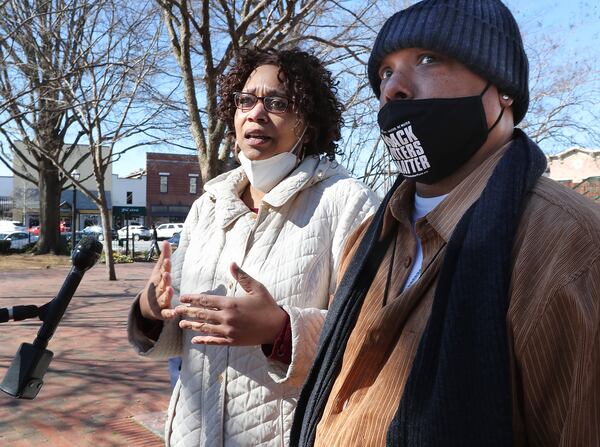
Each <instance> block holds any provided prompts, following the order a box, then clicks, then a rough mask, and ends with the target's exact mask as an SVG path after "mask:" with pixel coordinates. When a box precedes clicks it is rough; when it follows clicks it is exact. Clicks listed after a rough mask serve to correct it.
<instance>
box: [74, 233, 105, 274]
mask: <svg viewBox="0 0 600 447" xmlns="http://www.w3.org/2000/svg"><path fill="white" fill-rule="evenodd" d="M101 254H102V244H101V243H100V242H98V241H97V240H96V239H94V238H92V237H84V238H82V239H81V240H80V241H79V243H78V244H77V246H76V247H75V250H73V254H72V255H71V261H72V262H73V266H74V267H75V268H76V269H78V270H84V271H85V270H88V269H90V268H92V267H93V266H94V264H96V262H97V261H98V259H100V255H101Z"/></svg>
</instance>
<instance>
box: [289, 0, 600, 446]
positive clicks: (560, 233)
mask: <svg viewBox="0 0 600 447" xmlns="http://www.w3.org/2000/svg"><path fill="white" fill-rule="evenodd" d="M368 75H369V81H370V83H371V86H372V88H373V91H374V93H375V95H376V96H377V97H378V98H379V101H380V110H379V113H378V122H379V126H380V129H381V136H382V139H383V141H384V142H385V144H386V146H387V148H388V150H389V153H390V156H391V157H392V159H393V160H394V161H395V162H396V165H397V168H398V172H399V175H398V179H397V181H396V183H395V185H394V186H393V188H392V190H391V191H390V192H389V193H388V195H387V196H386V198H385V200H384V202H383V204H382V205H381V207H380V209H379V210H378V212H377V213H376V214H375V215H374V216H373V218H372V219H370V220H369V221H367V222H365V223H364V224H363V225H362V227H360V228H359V229H358V230H357V232H356V233H355V234H354V235H352V236H351V237H350V239H349V240H348V242H347V244H346V251H345V256H344V257H343V259H342V264H341V270H342V273H343V277H342V276H341V275H340V276H339V277H342V279H341V281H340V283H339V284H338V289H337V292H336V294H335V297H334V298H333V301H332V304H331V306H330V309H329V312H328V315H327V319H326V321H325V325H324V327H323V331H322V333H321V339H320V345H319V349H318V353H317V357H316V360H315V364H314V366H313V368H312V370H311V372H310V374H309V377H308V379H307V381H306V383H305V386H304V389H303V391H302V394H301V396H300V399H299V402H298V407H297V410H296V414H295V419H294V424H293V428H292V434H291V445H292V446H303V447H305V446H312V445H315V446H319V447H338V446H340V447H341V446H343V447H353V446H356V447H358V446H360V447H369V446H383V445H388V446H407V447H412V446H419V447H426V446H511V445H517V446H525V445H532V446H600V210H599V209H598V207H596V205H594V204H593V203H592V202H591V201H589V199H587V198H584V197H582V196H580V195H579V194H577V193H575V192H573V191H572V190H569V189H567V188H565V187H563V186H561V185H560V184H558V183H556V182H554V181H552V180H550V179H548V178H546V177H543V173H544V171H545V169H546V158H545V156H544V154H543V153H542V152H541V151H540V149H539V148H538V147H537V145H536V144H535V143H534V142H533V141H532V140H530V139H529V138H528V137H527V136H526V135H525V134H524V133H523V131H521V130H520V129H517V128H515V125H517V124H518V123H519V122H520V121H521V120H522V119H523V117H524V115H525V113H526V112H527V107H528V102H529V89H528V62H527V56H526V54H525V51H524V49H523V43H522V40H521V36H520V33H519V29H518V26H517V24H516V22H515V19H514V17H513V16H512V14H511V13H510V11H509V10H508V9H507V8H506V6H505V5H504V4H503V3H501V2H500V1H499V0H424V1H421V2H419V3H417V4H415V5H413V6H411V7H409V8H407V9H405V10H402V11H400V12H398V13H396V14H395V15H393V16H392V17H390V18H389V19H388V20H387V22H386V23H385V24H384V26H383V28H382V29H381V31H380V32H379V34H378V36H377V39H376V41H375V44H374V46H373V50H372V53H371V57H370V59H369V65H368Z"/></svg>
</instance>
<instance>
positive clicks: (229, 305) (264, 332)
mask: <svg viewBox="0 0 600 447" xmlns="http://www.w3.org/2000/svg"><path fill="white" fill-rule="evenodd" d="M231 274H232V276H233V278H234V279H235V280H236V281H237V282H238V283H239V285H240V286H242V288H243V289H244V290H245V291H246V295H245V296H237V297H231V296H219V295H206V294H186V295H182V296H181V297H180V301H181V303H184V304H187V305H184V306H177V307H176V308H175V313H176V314H177V315H180V316H181V318H182V320H181V321H180V322H179V326H180V327H181V328H182V329H191V330H193V331H198V332H199V333H200V335H198V336H196V337H194V338H192V343H196V344H213V345H235V346H251V345H260V344H269V343H273V341H274V340H275V338H276V337H277V335H278V334H279V332H280V331H281V328H282V327H283V325H284V323H285V321H286V319H287V315H286V313H285V311H284V310H283V309H282V308H281V307H279V306H278V305H277V303H276V302H275V300H274V299H273V297H272V296H271V294H270V293H269V291H268V290H267V289H266V287H265V286H263V285H262V284H261V283H260V282H258V281H257V280H255V279H254V278H252V277H251V276H250V275H248V274H247V273H246V272H244V271H243V270H242V269H241V268H240V267H238V265H237V264H235V263H233V264H231Z"/></svg>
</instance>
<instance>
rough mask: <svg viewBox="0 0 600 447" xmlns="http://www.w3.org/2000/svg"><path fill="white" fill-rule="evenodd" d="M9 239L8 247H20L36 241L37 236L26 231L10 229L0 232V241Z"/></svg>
mask: <svg viewBox="0 0 600 447" xmlns="http://www.w3.org/2000/svg"><path fill="white" fill-rule="evenodd" d="M2 240H4V241H10V248H13V249H21V248H25V246H26V245H27V244H30V243H34V242H37V240H38V237H37V236H35V235H33V234H29V233H27V232H26V231H12V232H8V233H0V241H2Z"/></svg>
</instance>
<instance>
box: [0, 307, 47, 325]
mask: <svg viewBox="0 0 600 447" xmlns="http://www.w3.org/2000/svg"><path fill="white" fill-rule="evenodd" d="M39 315H40V309H39V308H38V307H37V306H35V305H33V304H28V305H27V306H14V307H3V308H2V309H0V323H6V322H7V321H9V320H13V321H21V320H26V319H27V318H35V317H37V316H39Z"/></svg>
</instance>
